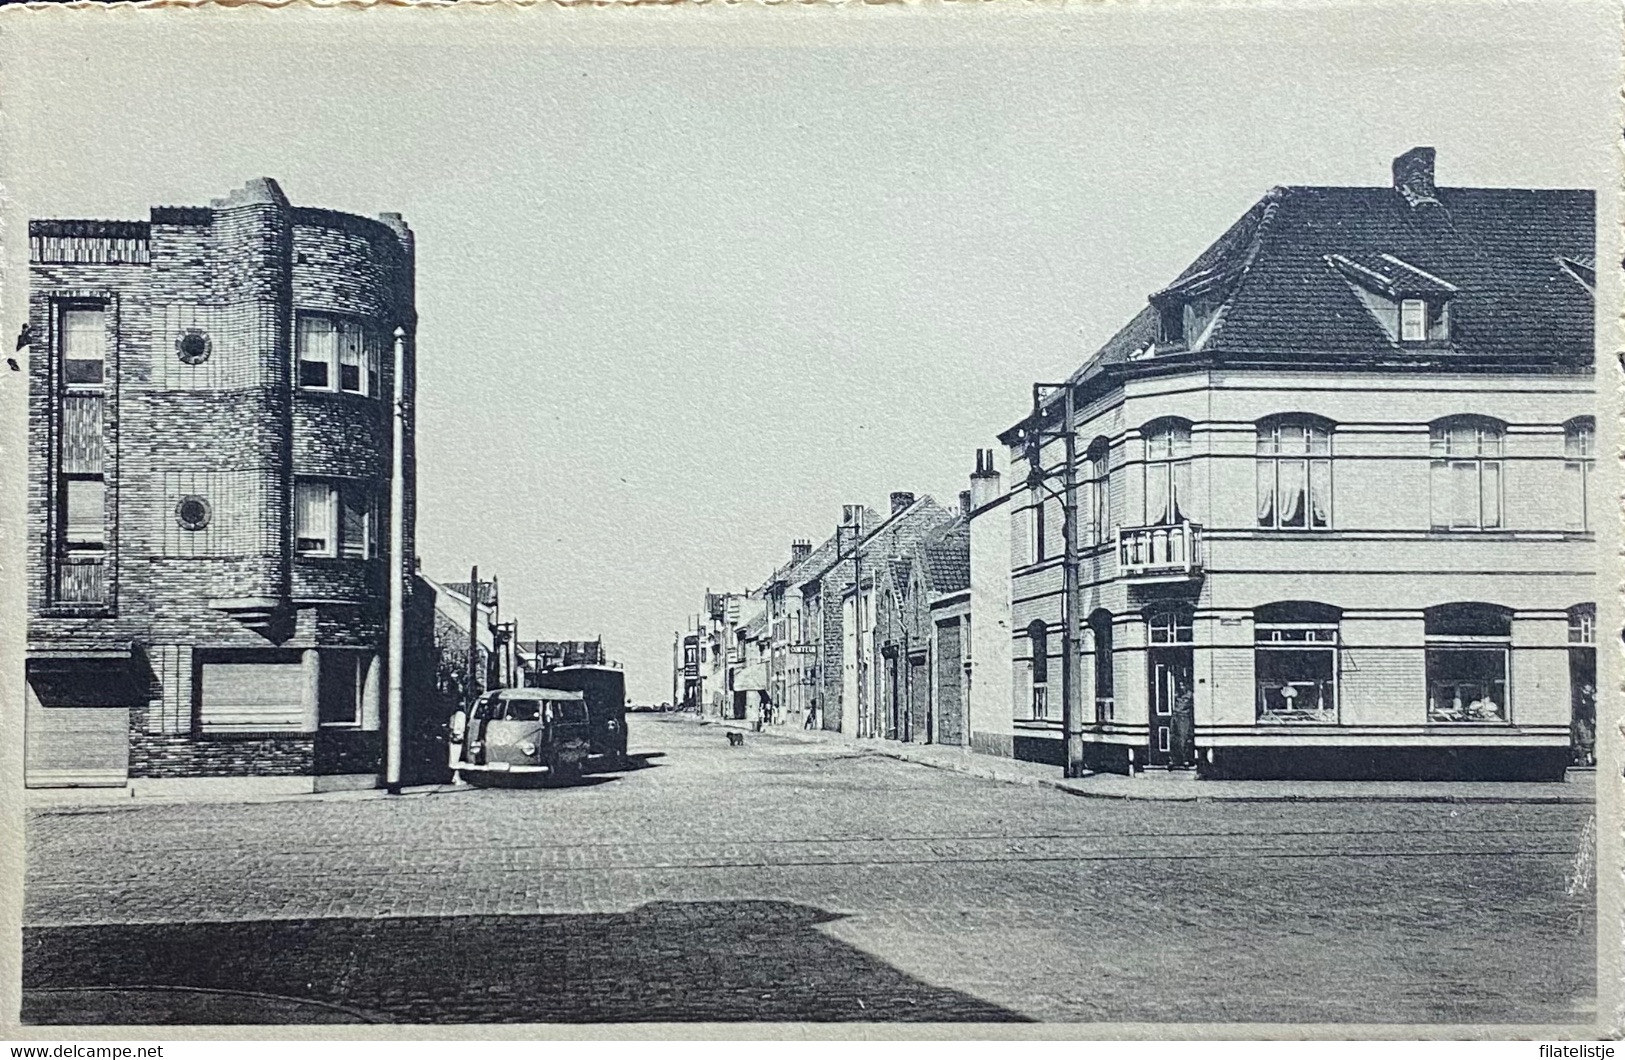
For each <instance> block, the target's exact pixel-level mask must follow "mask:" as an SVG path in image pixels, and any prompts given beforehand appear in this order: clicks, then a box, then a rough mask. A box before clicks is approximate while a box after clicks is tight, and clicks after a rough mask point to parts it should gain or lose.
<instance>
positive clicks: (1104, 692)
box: [1087, 610, 1117, 723]
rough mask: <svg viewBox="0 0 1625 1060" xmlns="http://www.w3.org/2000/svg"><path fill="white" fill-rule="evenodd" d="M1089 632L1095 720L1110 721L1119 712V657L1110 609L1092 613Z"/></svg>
mask: <svg viewBox="0 0 1625 1060" xmlns="http://www.w3.org/2000/svg"><path fill="white" fill-rule="evenodd" d="M1087 624H1088V626H1089V633H1090V637H1091V639H1092V640H1093V641H1094V644H1093V648H1094V651H1093V652H1092V653H1091V654H1092V655H1093V656H1094V659H1093V662H1094V685H1095V721H1096V722H1097V723H1098V722H1108V721H1111V720H1113V718H1115V717H1116V714H1117V659H1116V651H1115V647H1114V644H1113V642H1114V640H1115V639H1116V637H1115V634H1114V631H1113V629H1112V615H1111V612H1110V611H1106V610H1098V611H1095V612H1093V613H1092V614H1090V616H1089V621H1088V623H1087Z"/></svg>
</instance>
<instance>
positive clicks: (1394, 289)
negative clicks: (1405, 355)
mask: <svg viewBox="0 0 1625 1060" xmlns="http://www.w3.org/2000/svg"><path fill="white" fill-rule="evenodd" d="M1326 263H1327V264H1328V265H1330V266H1331V267H1332V268H1334V269H1336V270H1337V271H1338V272H1339V273H1341V274H1342V276H1343V278H1344V279H1345V280H1347V281H1348V283H1349V286H1350V287H1351V288H1352V289H1353V290H1354V293H1355V294H1356V295H1358V296H1359V297H1360V301H1362V302H1364V303H1365V307H1366V308H1367V309H1368V310H1370V311H1371V315H1372V316H1373V317H1375V318H1376V321H1377V323H1379V324H1381V325H1382V328H1383V330H1384V331H1386V332H1387V333H1388V337H1389V339H1390V340H1392V341H1393V342H1395V343H1399V344H1403V345H1424V344H1426V345H1442V344H1444V343H1447V342H1449V341H1450V302H1451V299H1452V298H1454V297H1455V296H1456V295H1457V294H1458V293H1459V288H1457V287H1456V285H1455V284H1453V283H1450V282H1449V281H1447V280H1444V279H1442V278H1440V277H1438V276H1435V275H1434V274H1433V273H1431V272H1428V271H1427V270H1426V269H1423V268H1421V267H1420V266H1417V265H1413V264H1411V263H1410V262H1408V261H1403V260H1401V259H1399V258H1396V257H1394V255H1392V254H1369V253H1365V254H1328V255H1327V256H1326Z"/></svg>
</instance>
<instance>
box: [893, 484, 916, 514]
mask: <svg viewBox="0 0 1625 1060" xmlns="http://www.w3.org/2000/svg"><path fill="white" fill-rule="evenodd" d="M913 503H914V494H912V493H908V492H905V491H903V490H898V491H896V492H894V493H893V494H892V495H891V513H892V514H893V515H896V514H897V513H898V512H900V511H902V510H903V509H904V508H907V507H908V506H909V505H911V504H913Z"/></svg>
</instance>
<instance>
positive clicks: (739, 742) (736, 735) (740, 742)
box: [728, 732, 745, 747]
mask: <svg viewBox="0 0 1625 1060" xmlns="http://www.w3.org/2000/svg"><path fill="white" fill-rule="evenodd" d="M744 743H745V734H744V733H742V732H730V733H729V734H728V746H729V747H742V746H744Z"/></svg>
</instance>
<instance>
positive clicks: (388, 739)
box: [384, 327, 409, 795]
mask: <svg viewBox="0 0 1625 1060" xmlns="http://www.w3.org/2000/svg"><path fill="white" fill-rule="evenodd" d="M405 369H406V329H405V328H400V327H398V328H396V329H395V367H394V373H393V374H394V377H395V386H394V391H395V392H394V395H393V401H392V413H391V432H390V433H391V435H392V437H391V442H390V465H389V567H388V574H389V645H388V647H387V648H386V650H387V651H388V652H389V667H388V672H387V673H386V675H385V680H386V681H388V683H389V692H388V720H387V722H386V724H387V725H388V731H387V732H386V734H385V744H384V787H385V790H387V791H388V792H389V794H391V795H399V794H400V793H401V752H402V746H403V745H402V740H401V737H402V735H403V734H402V732H401V727H402V725H403V724H404V719H405V709H404V706H403V700H402V698H401V692H402V689H401V683H402V680H403V675H404V672H405V665H404V662H405V660H404V659H403V658H402V657H403V656H404V655H405V654H406V629H405V624H406V572H407V570H408V569H409V568H408V566H407V561H406V556H405V555H404V550H405V547H406V468H405V466H404V465H405V459H406V370H405Z"/></svg>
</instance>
